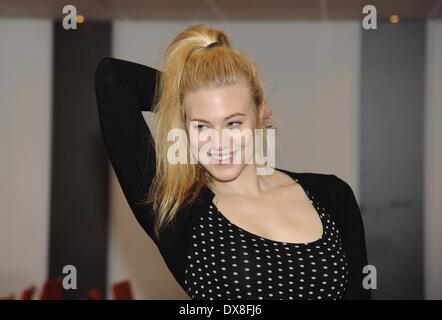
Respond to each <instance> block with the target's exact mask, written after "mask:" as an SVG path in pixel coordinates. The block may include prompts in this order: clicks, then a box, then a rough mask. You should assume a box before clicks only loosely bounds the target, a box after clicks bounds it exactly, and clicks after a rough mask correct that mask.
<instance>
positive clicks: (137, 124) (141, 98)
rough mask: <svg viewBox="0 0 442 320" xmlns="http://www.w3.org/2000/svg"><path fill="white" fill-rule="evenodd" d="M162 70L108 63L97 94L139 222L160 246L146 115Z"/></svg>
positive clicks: (114, 160) (104, 129) (101, 69)
mask: <svg viewBox="0 0 442 320" xmlns="http://www.w3.org/2000/svg"><path fill="white" fill-rule="evenodd" d="M157 73H159V71H157V70H156V69H153V68H150V67H147V66H144V65H140V64H137V63H133V62H128V61H124V60H119V59H114V58H103V59H102V60H101V61H100V62H99V64H98V67H97V69H96V72H95V93H96V98H97V106H98V116H99V121H100V128H101V134H102V138H103V142H104V145H105V149H106V152H107V155H108V157H109V160H110V162H111V164H112V167H113V169H114V171H115V174H116V176H117V179H118V181H119V183H120V186H121V188H122V191H123V193H124V196H125V198H126V200H127V202H128V204H129V206H130V208H131V210H132V212H133V213H134V215H135V217H136V219H137V221H138V222H139V223H140V225H141V226H142V227H143V229H144V230H145V231H146V233H147V234H148V235H149V236H150V237H151V238H152V240H153V241H154V242H155V243H157V242H156V239H155V237H154V233H153V224H154V216H153V210H152V206H151V205H147V204H146V203H144V201H143V200H144V199H145V198H146V195H147V193H148V191H149V188H150V186H151V183H152V180H153V178H154V176H155V164H156V158H155V157H156V156H155V144H154V140H153V137H152V134H151V132H150V130H149V127H148V126H147V124H146V122H145V120H144V118H143V114H142V112H141V111H151V109H152V107H153V105H152V104H153V99H154V94H155V83H156V79H157Z"/></svg>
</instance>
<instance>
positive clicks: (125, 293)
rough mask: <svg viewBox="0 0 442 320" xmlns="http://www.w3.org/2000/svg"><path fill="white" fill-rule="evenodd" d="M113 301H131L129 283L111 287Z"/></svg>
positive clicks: (124, 282) (120, 283)
mask: <svg viewBox="0 0 442 320" xmlns="http://www.w3.org/2000/svg"><path fill="white" fill-rule="evenodd" d="M112 295H113V298H114V300H133V299H134V298H133V295H132V289H131V286H130V283H129V281H122V282H119V283H116V284H114V285H113V286H112Z"/></svg>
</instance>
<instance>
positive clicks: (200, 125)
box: [194, 124, 207, 130]
mask: <svg viewBox="0 0 442 320" xmlns="http://www.w3.org/2000/svg"><path fill="white" fill-rule="evenodd" d="M203 127H204V128H205V127H207V126H205V125H203V124H199V125H196V126H194V128H195V129H197V130H202V129H203Z"/></svg>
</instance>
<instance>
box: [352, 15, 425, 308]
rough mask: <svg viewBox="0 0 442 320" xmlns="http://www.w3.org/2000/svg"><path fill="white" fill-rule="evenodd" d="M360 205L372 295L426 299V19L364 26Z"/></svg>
mask: <svg viewBox="0 0 442 320" xmlns="http://www.w3.org/2000/svg"><path fill="white" fill-rule="evenodd" d="M361 50H362V53H361V54H362V62H361V77H362V78H361V112H360V159H361V167H360V168H361V169H360V170H361V189H360V190H361V206H362V210H363V212H364V221H365V227H366V233H367V245H368V255H369V262H370V263H371V264H373V265H375V266H376V267H377V270H378V289H377V290H375V291H374V297H375V298H380V299H381V298H382V299H390V298H398V299H421V298H422V297H423V248H422V242H423V240H422V236H423V235H422V224H423V209H422V198H423V194H422V192H423V180H422V179H423V158H422V157H423V110H424V98H423V96H424V64H425V61H424V60H425V22H413V21H411V22H406V21H405V22H401V23H400V24H397V25H392V24H389V23H380V25H378V29H377V30H363V31H362V47H361Z"/></svg>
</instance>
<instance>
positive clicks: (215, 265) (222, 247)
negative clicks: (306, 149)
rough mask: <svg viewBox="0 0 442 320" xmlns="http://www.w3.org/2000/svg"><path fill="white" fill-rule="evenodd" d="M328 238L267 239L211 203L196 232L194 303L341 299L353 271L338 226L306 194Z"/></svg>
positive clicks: (188, 285) (191, 272)
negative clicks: (287, 241)
mask: <svg viewBox="0 0 442 320" xmlns="http://www.w3.org/2000/svg"><path fill="white" fill-rule="evenodd" d="M304 190H305V192H306V194H307V196H308V197H309V199H310V201H311V203H312V204H313V205H314V207H315V208H316V211H317V212H318V214H319V216H320V218H321V221H322V225H323V234H322V236H321V238H320V239H318V240H316V241H313V242H309V243H286V242H279V241H274V240H271V239H266V238H263V237H260V236H258V235H255V234H253V233H250V232H248V231H246V230H244V229H242V228H240V227H239V226H237V225H235V224H232V223H230V222H229V220H228V219H227V218H226V217H225V216H224V215H223V214H222V213H221V212H220V211H219V210H218V209H217V208H216V206H215V204H214V203H213V202H212V203H211V204H210V205H209V208H208V214H207V216H204V217H200V221H199V224H197V225H196V226H194V227H193V235H192V237H193V239H192V241H191V248H190V251H189V253H188V256H187V266H186V270H185V289H186V291H187V293H188V294H189V296H190V297H191V298H192V299H207V300H214V299H226V300H232V299H254V300H261V299H265V300H282V299H284V300H296V299H303V300H314V299H317V300H319V299H323V300H330V299H341V298H342V297H343V295H344V292H345V288H346V284H347V282H348V266H347V260H346V256H345V253H344V250H343V247H342V242H341V238H340V236H339V230H338V229H337V227H336V226H335V221H333V220H332V217H331V215H329V214H327V212H325V209H324V208H323V207H321V205H320V204H319V203H318V202H317V201H315V199H314V196H312V195H310V194H309V192H308V190H306V189H304Z"/></svg>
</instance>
